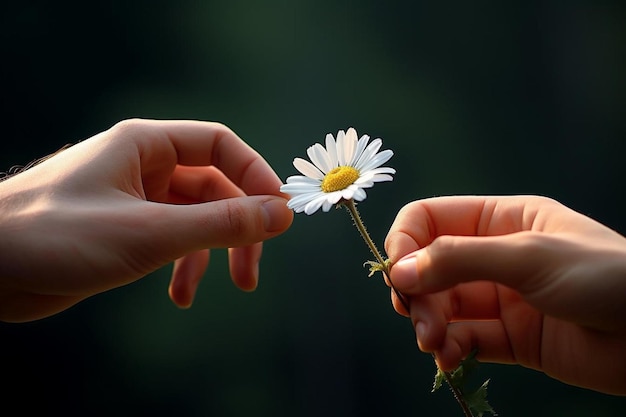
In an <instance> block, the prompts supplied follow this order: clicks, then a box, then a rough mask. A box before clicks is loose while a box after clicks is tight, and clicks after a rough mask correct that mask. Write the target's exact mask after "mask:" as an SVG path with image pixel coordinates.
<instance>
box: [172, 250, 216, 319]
mask: <svg viewBox="0 0 626 417" xmlns="http://www.w3.org/2000/svg"><path fill="white" fill-rule="evenodd" d="M208 262H209V252H208V251H207V250H202V251H198V252H193V253H191V254H188V255H186V256H184V257H182V258H180V259H177V260H176V261H175V262H174V269H173V270H172V279H171V280H170V285H169V287H168V295H169V297H170V299H171V300H172V302H173V303H174V304H175V305H176V306H177V307H178V308H181V309H188V308H190V307H191V305H192V304H193V301H194V298H195V296H196V291H197V289H198V285H199V284H200V281H201V279H202V275H203V274H204V271H205V270H206V266H207V265H208Z"/></svg>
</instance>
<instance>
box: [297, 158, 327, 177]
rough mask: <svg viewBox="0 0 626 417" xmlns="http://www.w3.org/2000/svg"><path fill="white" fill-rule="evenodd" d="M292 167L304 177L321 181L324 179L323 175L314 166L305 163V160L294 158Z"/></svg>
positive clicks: (307, 162)
mask: <svg viewBox="0 0 626 417" xmlns="http://www.w3.org/2000/svg"><path fill="white" fill-rule="evenodd" d="M293 166H294V167H296V169H297V170H298V171H300V172H301V173H302V174H304V175H306V176H307V177H309V178H315V179H318V180H321V179H322V178H324V174H323V173H322V171H320V170H319V169H318V168H317V167H316V166H315V165H313V164H312V163H310V162H309V161H307V160H306V159H302V158H296V159H294V160H293Z"/></svg>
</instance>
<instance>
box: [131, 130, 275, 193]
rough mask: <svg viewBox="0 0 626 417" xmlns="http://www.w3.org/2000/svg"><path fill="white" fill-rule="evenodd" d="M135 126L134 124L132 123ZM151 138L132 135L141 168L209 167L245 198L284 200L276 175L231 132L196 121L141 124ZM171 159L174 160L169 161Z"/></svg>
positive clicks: (256, 153)
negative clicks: (167, 165) (150, 132)
mask: <svg viewBox="0 0 626 417" xmlns="http://www.w3.org/2000/svg"><path fill="white" fill-rule="evenodd" d="M135 122H137V121H135ZM139 123H141V124H143V126H144V127H146V128H150V129H154V133H155V134H154V135H145V134H144V135H135V137H138V140H137V145H138V147H139V152H140V154H141V159H142V169H143V166H144V165H148V164H150V163H154V162H155V161H160V164H163V163H167V160H169V161H170V163H171V162H174V163H175V164H180V165H190V166H203V165H212V166H215V167H217V168H218V169H219V170H220V171H222V172H223V173H224V174H225V175H226V176H227V177H228V178H229V179H230V180H231V181H232V182H233V183H234V184H236V185H237V186H238V187H240V188H241V189H242V190H243V191H244V192H245V193H246V194H248V195H255V194H256V195H259V194H273V195H280V196H283V197H286V196H284V195H283V194H282V193H281V192H280V191H279V190H280V185H281V184H282V182H281V180H280V178H279V177H278V175H277V174H276V173H275V172H274V170H273V169H272V168H271V167H270V165H269V164H268V163H267V161H265V159H264V158H263V157H262V156H261V155H260V154H259V153H258V152H256V151H255V150H254V149H253V148H252V147H251V146H249V145H248V144H247V143H246V142H244V141H243V140H242V139H241V138H240V137H239V136H237V134H235V133H234V132H233V131H232V130H231V129H230V128H228V127H227V126H225V125H223V124H221V123H215V122H203V121H196V120H142V121H140V122H139ZM172 158H174V160H172Z"/></svg>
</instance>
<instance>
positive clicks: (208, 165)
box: [0, 120, 293, 322]
mask: <svg viewBox="0 0 626 417" xmlns="http://www.w3.org/2000/svg"><path fill="white" fill-rule="evenodd" d="M280 185H281V181H280V179H279V178H278V176H277V175H276V174H275V173H274V171H273V170H272V169H271V168H270V166H269V165H268V164H267V162H265V161H264V160H263V158H262V157H261V156H260V155H259V154H258V153H256V152H255V151H254V150H253V149H252V148H250V147H249V146H248V145H247V144H245V143H244V142H243V141H242V140H241V139H240V138H239V137H237V136H236V135H235V134H234V133H233V132H232V131H231V130H230V129H228V128H227V127H225V126H223V125H221V124H218V123H208V122H198V121H149V120H129V121H124V122H121V123H119V124H117V125H116V126H114V127H113V128H111V129H110V130H107V131H105V132H103V133H100V134H98V135H96V136H94V137H92V138H90V139H88V140H85V141H83V142H80V143H78V144H76V145H74V146H72V147H70V148H69V149H67V150H64V151H62V152H60V153H58V154H56V155H54V156H52V157H51V158H49V159H47V160H45V161H44V162H42V163H40V164H38V165H36V166H34V167H32V168H30V169H28V170H26V171H24V172H22V173H19V174H17V175H15V176H14V177H10V178H9V179H6V180H5V181H3V182H0V207H1V213H2V215H1V216H0V236H1V238H0V320H4V321H14V322H20V321H28V320H34V319H38V318H42V317H46V316H49V315H51V314H54V313H56V312H59V311H62V310H64V309H66V308H68V307H70V306H72V305H74V304H76V303H77V302H79V301H81V300H83V299H85V298H87V297H90V296H92V295H94V294H97V293H100V292H103V291H107V290H109V289H112V288H115V287H119V286H122V285H125V284H128V283H130V282H132V281H135V280H137V279H139V278H141V277H143V276H145V275H146V274H148V273H149V272H152V271H154V270H156V269H158V268H160V267H162V266H164V265H166V264H167V263H169V262H172V261H174V260H176V262H175V264H174V268H173V273H172V279H171V282H170V286H169V294H170V297H171V299H172V300H173V302H174V303H176V304H177V305H178V306H180V307H188V306H190V305H191V303H192V300H193V297H194V295H195V292H196V289H197V286H198V284H199V282H200V279H201V277H202V275H203V274H204V272H205V269H206V268H207V265H208V262H209V251H208V248H219V247H228V248H230V249H229V266H230V274H231V276H232V279H233V281H234V283H235V284H236V285H237V286H238V287H239V288H241V289H243V290H253V289H254V288H255V287H256V285H257V279H258V262H259V260H260V257H261V249H262V243H261V242H262V241H263V240H266V239H269V238H271V237H274V236H276V235H278V234H280V233H282V232H283V231H285V230H286V229H287V228H288V227H289V226H290V224H291V221H292V219H293V213H292V211H291V210H289V209H288V208H287V206H286V199H285V198H286V197H287V196H285V195H283V194H281V193H280V192H279V188H280Z"/></svg>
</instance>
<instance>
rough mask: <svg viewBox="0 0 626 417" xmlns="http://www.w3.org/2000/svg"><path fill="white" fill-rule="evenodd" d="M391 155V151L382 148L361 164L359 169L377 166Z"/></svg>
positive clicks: (365, 169) (364, 169) (363, 169)
mask: <svg viewBox="0 0 626 417" xmlns="http://www.w3.org/2000/svg"><path fill="white" fill-rule="evenodd" d="M392 156H393V152H392V151H391V150H389V149H387V150H384V151H382V152H380V153H377V154H376V155H374V157H372V158H371V159H370V160H369V161H367V162H365V163H364V164H363V166H362V167H361V171H367V170H370V169H374V168H378V167H379V166H381V165H382V164H384V163H385V162H387V161H388V160H390V159H391V157H392Z"/></svg>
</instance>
